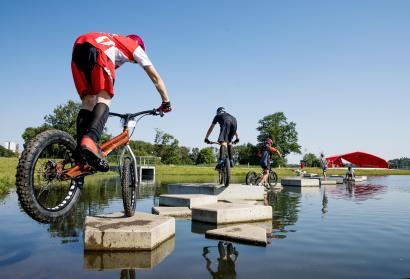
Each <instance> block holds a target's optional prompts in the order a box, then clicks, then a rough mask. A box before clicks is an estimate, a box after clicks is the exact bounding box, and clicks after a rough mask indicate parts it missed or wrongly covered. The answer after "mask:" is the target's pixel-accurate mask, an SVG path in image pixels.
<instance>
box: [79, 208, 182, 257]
mask: <svg viewBox="0 0 410 279" xmlns="http://www.w3.org/2000/svg"><path fill="white" fill-rule="evenodd" d="M174 235H175V219H174V218H172V217H166V216H158V215H152V214H147V213H140V212H136V213H135V215H134V216H132V217H130V218H126V217H124V215H123V213H122V212H116V213H111V214H105V215H99V216H95V217H90V216H87V217H86V218H85V225H84V249H85V250H110V251H112V250H126V251H133V250H134V251H135V250H149V251H150V250H153V249H154V248H156V247H157V246H159V245H160V244H161V243H163V242H164V241H165V240H167V239H169V238H171V237H172V236H174Z"/></svg>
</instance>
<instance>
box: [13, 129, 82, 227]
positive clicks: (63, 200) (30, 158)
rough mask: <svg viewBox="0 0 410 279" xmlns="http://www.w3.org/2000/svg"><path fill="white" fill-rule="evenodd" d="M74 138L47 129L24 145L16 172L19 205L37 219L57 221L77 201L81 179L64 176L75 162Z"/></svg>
mask: <svg viewBox="0 0 410 279" xmlns="http://www.w3.org/2000/svg"><path fill="white" fill-rule="evenodd" d="M75 147H76V142H75V140H74V139H73V137H72V136H70V135H69V134H68V133H66V132H63V131H59V130H48V131H45V132H42V133H40V134H38V135H37V136H36V137H35V138H34V139H33V140H32V141H31V142H30V143H29V144H28V146H27V147H26V148H25V149H24V152H23V154H22V155H21V157H20V160H19V163H18V166H17V172H16V187H17V195H18V198H19V201H20V205H21V207H22V208H23V209H24V211H25V212H26V213H27V214H28V215H29V216H30V217H32V218H33V219H34V220H36V221H39V222H41V223H54V222H57V221H59V220H60V219H61V218H63V217H64V216H65V215H67V214H68V213H69V212H70V210H71V209H72V208H73V207H74V205H75V203H76V202H77V200H78V198H79V196H80V193H81V188H80V184H82V181H83V179H82V178H79V179H76V180H70V179H65V177H64V175H63V174H64V171H65V170H67V169H69V168H71V167H72V166H74V165H75V160H74V149H75Z"/></svg>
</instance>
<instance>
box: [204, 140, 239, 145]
mask: <svg viewBox="0 0 410 279" xmlns="http://www.w3.org/2000/svg"><path fill="white" fill-rule="evenodd" d="M229 143H230V144H236V143H234V142H233V141H231V142H229ZM229 143H228V144H229ZM207 144H218V145H221V143H220V142H217V141H210V142H208V143H207Z"/></svg>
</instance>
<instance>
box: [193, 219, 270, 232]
mask: <svg viewBox="0 0 410 279" xmlns="http://www.w3.org/2000/svg"><path fill="white" fill-rule="evenodd" d="M242 224H248V225H252V226H257V227H260V228H263V229H264V230H265V231H266V233H267V234H270V233H272V229H273V227H272V220H264V221H258V222H249V223H230V224H211V223H204V222H198V221H192V222H191V232H192V233H196V234H205V233H206V232H207V231H209V230H215V229H221V228H226V227H230V226H234V225H242Z"/></svg>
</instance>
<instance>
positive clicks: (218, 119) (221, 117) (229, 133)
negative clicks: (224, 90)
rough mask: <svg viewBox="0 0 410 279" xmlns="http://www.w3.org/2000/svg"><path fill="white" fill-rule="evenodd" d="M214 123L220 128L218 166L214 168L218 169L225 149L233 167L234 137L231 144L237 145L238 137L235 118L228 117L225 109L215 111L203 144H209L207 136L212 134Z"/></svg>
mask: <svg viewBox="0 0 410 279" xmlns="http://www.w3.org/2000/svg"><path fill="white" fill-rule="evenodd" d="M216 123H219V126H220V128H221V129H220V132H219V137H218V142H219V143H220V145H221V146H220V148H219V159H218V165H217V166H216V168H217V169H218V168H220V166H221V164H222V160H223V155H224V154H225V151H226V149H228V156H229V161H230V162H231V167H233V156H232V139H233V136H235V138H236V139H235V141H234V142H233V143H234V144H237V143H238V142H239V135H238V131H237V123H236V118H235V117H233V116H232V115H230V114H229V113H227V112H226V111H225V108H223V107H219V108H218V109H217V110H216V115H215V117H214V120H213V121H212V124H211V126H210V127H209V129H208V132H207V133H206V136H205V140H204V141H205V143H208V144H209V143H211V142H210V141H209V139H208V137H209V135H210V134H211V133H212V131H213V129H214V127H215V125H216Z"/></svg>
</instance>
